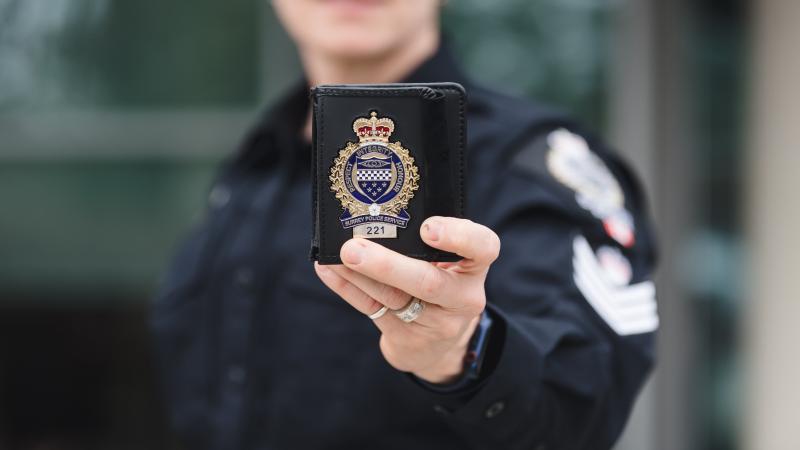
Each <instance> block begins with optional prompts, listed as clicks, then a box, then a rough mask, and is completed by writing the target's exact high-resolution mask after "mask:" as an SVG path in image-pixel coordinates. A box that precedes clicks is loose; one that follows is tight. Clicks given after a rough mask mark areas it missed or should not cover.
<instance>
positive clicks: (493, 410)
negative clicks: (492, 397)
mask: <svg viewBox="0 0 800 450" xmlns="http://www.w3.org/2000/svg"><path fill="white" fill-rule="evenodd" d="M504 409H506V404H505V403H503V402H494V403H492V405H491V406H490V407H489V408H487V409H486V412H485V413H484V415H485V416H486V418H487V419H493V418H495V417H497V416H498V415H499V414H500V413H501V412H503V410H504Z"/></svg>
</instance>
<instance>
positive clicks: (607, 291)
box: [572, 236, 659, 336]
mask: <svg viewBox="0 0 800 450" xmlns="http://www.w3.org/2000/svg"><path fill="white" fill-rule="evenodd" d="M573 250H574V256H573V259H572V263H573V266H574V270H575V272H574V274H573V279H574V281H575V285H576V286H577V287H578V289H579V290H580V291H581V293H582V294H583V296H584V298H586V301H587V302H589V304H590V305H591V306H592V307H593V308H594V310H595V311H597V314H598V315H600V317H602V318H603V320H605V321H606V323H607V324H608V325H609V326H610V327H611V328H612V329H613V330H614V331H615V332H616V333H617V334H619V335H621V336H626V335H631V334H640V333H648V332H651V331H654V330H656V329H657V328H658V323H659V322H658V312H657V306H656V299H655V294H656V290H655V285H654V284H653V282H652V281H644V282H641V283H637V284H634V285H630V286H617V285H614V284H613V283H612V282H611V280H610V279H609V277H608V275H606V273H605V272H604V270H603V268H602V267H601V266H600V263H599V262H598V260H597V257H596V256H595V253H594V251H592V247H591V246H590V245H589V242H587V241H586V238H584V237H583V236H577V237H576V238H575V241H574V243H573Z"/></svg>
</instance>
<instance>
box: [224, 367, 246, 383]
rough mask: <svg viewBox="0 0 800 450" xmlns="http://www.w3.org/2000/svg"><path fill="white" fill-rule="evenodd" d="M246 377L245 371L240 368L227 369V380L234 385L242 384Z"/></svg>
mask: <svg viewBox="0 0 800 450" xmlns="http://www.w3.org/2000/svg"><path fill="white" fill-rule="evenodd" d="M246 377H247V371H246V370H244V367H242V366H231V367H230V368H229V369H228V380H229V381H230V382H231V383H234V384H242V382H244V379H245V378H246Z"/></svg>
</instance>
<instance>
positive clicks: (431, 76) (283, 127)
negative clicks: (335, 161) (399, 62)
mask: <svg viewBox="0 0 800 450" xmlns="http://www.w3.org/2000/svg"><path fill="white" fill-rule="evenodd" d="M446 81H449V82H456V83H460V84H462V85H464V86H465V87H466V86H467V85H469V84H470V83H469V80H468V79H467V78H466V77H465V76H464V74H463V72H462V71H461V69H460V68H459V67H458V64H457V63H456V62H455V60H454V59H453V56H452V54H451V53H450V50H449V48H448V46H447V44H446V42H445V43H443V44H442V45H440V46H439V48H438V49H437V50H436V53H434V54H433V55H432V56H431V57H430V58H428V59H427V60H426V61H424V62H423V63H422V64H420V65H419V66H418V67H417V68H416V69H414V70H413V71H412V72H411V73H410V74H408V75H407V76H406V77H405V78H404V79H403V80H402V81H401V82H403V83H433V82H446ZM308 108H309V86H308V81H307V80H306V78H305V77H302V78H301V79H299V80H297V81H296V82H295V83H294V84H293V85H292V86H291V87H290V88H289V89H288V90H287V91H286V93H285V94H284V95H283V96H282V97H280V99H279V100H278V101H277V102H275V103H274V104H273V105H272V106H271V107H270V108H269V109H268V110H267V112H266V113H265V114H263V115H262V119H261V120H260V121H259V123H258V125H257V126H256V127H255V128H254V129H253V130H251V132H250V133H249V134H248V135H247V137H246V138H245V140H244V141H243V142H242V144H241V146H240V148H239V151H238V152H237V153H236V155H235V156H234V158H233V159H232V161H231V164H229V165H230V166H233V167H234V168H239V169H245V170H246V169H247V168H257V167H264V166H270V165H272V164H274V163H275V162H277V161H278V160H284V161H286V160H287V159H288V160H290V161H292V160H293V161H298V160H299V161H303V162H306V161H308V160H309V155H308V154H307V153H308V152H307V151H299V150H300V149H301V148H303V147H304V146H303V145H302V142H301V140H300V138H299V134H300V130H301V128H302V126H303V124H304V123H305V119H306V117H307V114H308Z"/></svg>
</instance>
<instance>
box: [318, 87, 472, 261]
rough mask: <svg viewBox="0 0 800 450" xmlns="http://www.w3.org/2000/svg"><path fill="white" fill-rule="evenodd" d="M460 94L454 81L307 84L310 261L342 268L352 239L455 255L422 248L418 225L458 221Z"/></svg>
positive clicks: (422, 255) (421, 253)
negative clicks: (435, 218)
mask: <svg viewBox="0 0 800 450" xmlns="http://www.w3.org/2000/svg"><path fill="white" fill-rule="evenodd" d="M465 95H466V94H465V92H464V88H462V87H461V86H460V85H458V84H456V83H397V84H381V85H363V84H362V85H353V84H345V85H321V86H315V87H314V88H313V89H312V90H311V104H312V108H313V111H312V113H313V114H312V141H313V142H312V146H311V151H312V162H313V164H312V167H311V179H312V182H313V184H312V192H311V200H312V205H311V209H312V218H313V228H312V237H311V252H310V257H311V259H314V260H316V261H318V262H319V263H320V264H341V258H340V256H339V252H340V250H341V248H342V245H343V244H344V243H345V242H347V240H349V239H353V238H369V239H374V240H375V242H376V243H379V244H381V245H383V246H384V247H387V248H389V249H390V250H392V251H395V252H398V253H401V254H403V255H405V256H408V257H411V258H417V259H422V260H426V261H458V260H459V259H460V257H459V256H458V255H455V254H452V253H448V252H445V251H442V250H438V249H436V248H433V247H431V246H429V245H428V244H426V243H425V242H424V241H423V240H422V237H421V236H420V227H421V226H422V223H423V222H424V221H425V219H427V218H428V217H431V216H446V217H464V205H465V204H466V202H465V200H464V190H465V189H464V184H465V183H464V173H465V168H464V147H465V140H466V120H465V117H464V112H465V110H466V97H465ZM354 133H355V135H354ZM401 142H402V143H401Z"/></svg>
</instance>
